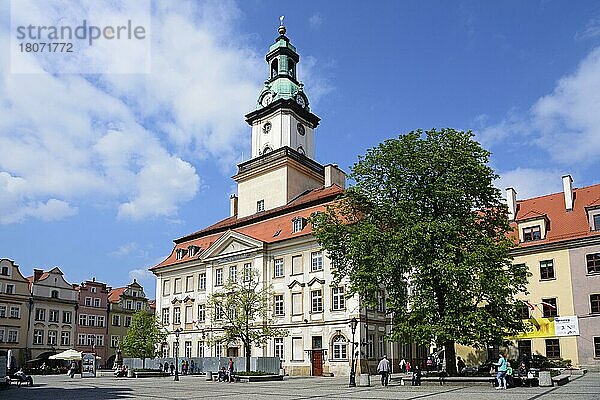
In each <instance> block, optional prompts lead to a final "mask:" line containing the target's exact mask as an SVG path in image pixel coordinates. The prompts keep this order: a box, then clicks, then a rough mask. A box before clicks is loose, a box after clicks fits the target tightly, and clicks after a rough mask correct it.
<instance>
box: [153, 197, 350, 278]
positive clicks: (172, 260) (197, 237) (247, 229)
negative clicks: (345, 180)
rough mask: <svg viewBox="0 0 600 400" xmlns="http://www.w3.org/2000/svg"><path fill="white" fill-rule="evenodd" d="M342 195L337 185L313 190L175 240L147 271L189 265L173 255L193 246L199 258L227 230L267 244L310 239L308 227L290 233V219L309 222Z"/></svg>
mask: <svg viewBox="0 0 600 400" xmlns="http://www.w3.org/2000/svg"><path fill="white" fill-rule="evenodd" d="M343 192H344V189H342V188H341V187H339V186H337V185H332V186H329V187H326V188H318V189H313V190H311V191H308V192H305V193H303V194H301V195H299V196H298V197H296V198H295V199H293V200H292V201H290V202H289V203H288V204H286V205H285V206H282V207H278V208H275V209H272V210H268V211H265V212H261V213H257V214H253V215H250V216H247V217H244V218H237V217H236V216H233V217H228V218H225V219H223V220H221V221H219V222H217V223H216V224H213V225H211V226H209V227H207V228H204V229H202V230H200V231H197V232H195V233H192V234H190V235H187V236H184V237H181V238H179V239H176V240H175V241H174V242H175V247H174V248H173V250H172V251H171V254H170V255H169V256H168V257H167V258H166V259H165V260H163V261H162V262H161V263H159V264H158V265H156V266H154V267H152V268H150V270H152V271H153V270H156V269H158V268H161V267H164V266H167V265H176V264H180V263H185V262H188V261H190V258H189V257H185V258H183V259H181V260H177V259H176V254H175V251H176V250H177V249H180V248H182V249H187V247H188V246H191V245H194V246H198V247H200V249H201V250H200V252H199V253H198V254H201V252H202V251H204V250H206V249H207V248H208V247H210V246H211V245H212V244H213V243H214V242H215V241H217V240H218V239H219V238H220V237H221V236H223V234H224V233H225V232H227V231H228V230H233V231H235V232H238V233H241V234H243V235H247V236H250V237H252V238H254V239H257V240H260V241H263V242H266V243H274V242H280V241H283V240H287V239H291V238H293V237H300V236H304V235H309V234H311V233H312V230H311V228H310V226H308V225H307V226H306V227H305V228H304V229H303V230H302V231H301V232H297V233H293V232H292V219H294V218H296V217H304V218H308V217H309V216H310V215H311V214H312V213H314V212H316V211H324V210H325V207H326V205H327V204H328V203H330V202H331V201H333V200H334V199H335V198H336V197H337V196H339V195H340V194H341V193H343ZM278 231H280V232H279V234H278V235H277V236H275V234H276V232H278Z"/></svg>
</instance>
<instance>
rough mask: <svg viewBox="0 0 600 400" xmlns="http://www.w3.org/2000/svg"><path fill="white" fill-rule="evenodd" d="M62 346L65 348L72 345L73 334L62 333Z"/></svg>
mask: <svg viewBox="0 0 600 400" xmlns="http://www.w3.org/2000/svg"><path fill="white" fill-rule="evenodd" d="M60 345H61V346H65V347H66V346H70V345H71V332H69V331H62V332H61V333H60Z"/></svg>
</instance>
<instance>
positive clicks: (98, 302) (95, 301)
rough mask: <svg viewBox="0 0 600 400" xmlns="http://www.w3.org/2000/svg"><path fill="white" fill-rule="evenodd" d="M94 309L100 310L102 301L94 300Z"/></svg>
mask: <svg viewBox="0 0 600 400" xmlns="http://www.w3.org/2000/svg"><path fill="white" fill-rule="evenodd" d="M94 307H98V308H100V299H99V298H95V299H94Z"/></svg>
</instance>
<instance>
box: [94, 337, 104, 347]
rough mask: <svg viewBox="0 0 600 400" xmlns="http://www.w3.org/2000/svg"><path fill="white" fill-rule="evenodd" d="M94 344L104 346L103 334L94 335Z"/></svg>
mask: <svg viewBox="0 0 600 400" xmlns="http://www.w3.org/2000/svg"><path fill="white" fill-rule="evenodd" d="M96 346H98V347H102V346H104V335H96Z"/></svg>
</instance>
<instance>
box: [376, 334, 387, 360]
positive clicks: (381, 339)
mask: <svg viewBox="0 0 600 400" xmlns="http://www.w3.org/2000/svg"><path fill="white" fill-rule="evenodd" d="M377 350H378V351H379V353H378V356H379V357H383V355H384V354H385V338H384V337H383V336H379V337H378V338H377Z"/></svg>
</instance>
